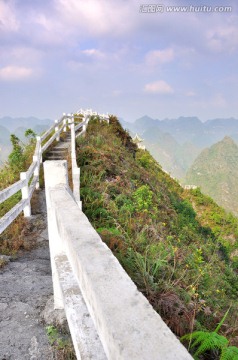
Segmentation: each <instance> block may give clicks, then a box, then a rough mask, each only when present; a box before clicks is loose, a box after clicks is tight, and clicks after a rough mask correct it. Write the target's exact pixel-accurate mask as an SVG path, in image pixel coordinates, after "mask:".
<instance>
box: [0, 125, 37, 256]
mask: <svg viewBox="0 0 238 360" xmlns="http://www.w3.org/2000/svg"><path fill="white" fill-rule="evenodd" d="M25 137H26V139H27V142H26V144H23V143H22V142H21V141H20V139H19V138H18V137H17V136H15V135H14V134H12V135H11V143H12V152H11V153H10V154H9V156H8V162H6V163H5V166H4V167H3V168H1V169H0V191H1V190H3V189H5V188H7V187H8V186H10V185H11V184H13V183H15V182H16V181H18V180H19V176H20V172H21V171H26V169H27V168H28V167H29V166H30V164H31V162H32V155H33V152H34V149H35V139H34V137H35V133H34V132H33V131H32V130H31V129H28V130H26V132H25ZM20 200H21V192H20V191H18V192H17V193H16V194H14V195H12V196H11V197H10V198H9V199H7V200H6V201H4V202H3V203H2V204H0V218H1V217H2V216H4V215H5V214H6V213H7V212H8V211H9V210H10V209H11V208H12V207H13V206H15V205H16V204H17V203H18V202H19V201H20ZM25 231H27V221H26V219H25V218H24V217H23V215H19V216H18V217H17V218H16V219H15V220H14V221H13V222H12V224H11V225H10V226H9V227H8V228H7V229H6V230H5V231H4V232H3V233H2V234H1V235H0V253H1V254H9V253H14V252H15V251H17V250H18V249H19V248H20V247H22V246H23V244H24V239H23V235H24V232H25Z"/></svg>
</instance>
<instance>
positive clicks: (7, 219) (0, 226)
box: [0, 109, 109, 234]
mask: <svg viewBox="0 0 238 360" xmlns="http://www.w3.org/2000/svg"><path fill="white" fill-rule="evenodd" d="M91 116H98V117H99V118H100V119H102V120H103V119H105V120H106V121H109V117H108V115H104V114H103V115H100V114H98V113H97V112H93V111H92V110H91V109H87V110H81V111H77V112H76V113H75V114H63V116H62V117H61V118H60V119H59V120H55V123H54V124H53V125H52V126H51V127H50V128H49V129H48V130H46V131H45V133H44V134H43V135H41V136H37V137H36V140H37V141H36V147H35V151H34V155H33V161H32V163H31V165H30V166H29V168H28V170H27V171H26V172H22V173H20V180H18V181H17V182H15V183H14V184H12V185H10V186H8V187H7V188H6V189H3V190H2V191H0V204H1V203H2V202H4V201H6V200H7V199H9V198H10V197H11V196H13V195H14V194H16V193H17V192H18V191H20V190H21V192H22V200H21V201H19V202H18V203H17V204H16V205H15V206H14V207H13V208H12V209H11V210H10V211H8V212H7V213H6V214H5V215H4V216H3V217H2V218H1V219H0V234H1V233H2V232H3V231H4V230H5V229H6V228H7V227H8V226H9V225H10V224H11V223H12V221H13V220H15V218H16V217H17V216H18V215H19V214H20V213H21V211H22V210H23V212H24V216H25V217H27V216H31V207H30V200H31V197H32V195H33V192H34V190H35V189H37V188H38V187H39V170H40V165H41V163H42V154H43V152H45V151H46V150H47V149H48V148H49V146H50V145H51V144H52V143H53V141H54V140H56V141H59V137H60V134H61V133H62V132H65V131H66V129H67V127H69V128H71V158H72V177H73V189H74V190H73V192H74V196H75V200H76V201H77V203H78V205H79V207H81V201H80V190H79V175H80V169H79V168H78V167H77V163H76V149H75V139H76V137H78V136H81V135H83V134H84V133H85V131H86V128H87V124H88V122H89V120H90V117H91ZM77 119H82V121H81V122H80V123H79V124H77V125H75V124H74V121H75V120H77ZM80 128H82V131H81V132H80V133H77V135H76V132H78V130H79V129H80ZM52 132H54V133H53V134H52V135H51V133H52ZM50 135H51V136H50ZM49 136H50V138H49V139H47V138H48V137H49ZM45 141H46V142H45Z"/></svg>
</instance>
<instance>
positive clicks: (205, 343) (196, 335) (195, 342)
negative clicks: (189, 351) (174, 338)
mask: <svg viewBox="0 0 238 360" xmlns="http://www.w3.org/2000/svg"><path fill="white" fill-rule="evenodd" d="M229 310H230V308H229V309H228V310H227V312H226V313H225V315H224V316H223V318H222V320H221V321H220V323H219V324H218V325H217V327H216V329H215V330H214V331H213V332H209V331H194V332H193V333H192V334H187V335H184V336H183V337H182V338H181V340H182V341H183V340H189V341H191V342H192V345H191V348H195V347H196V348H197V350H196V352H195V353H194V357H195V359H198V356H199V355H201V354H203V353H205V352H206V351H209V350H211V351H212V350H220V352H221V357H220V360H238V348H237V347H235V346H228V340H227V339H226V338H225V337H224V336H222V335H219V334H218V331H219V330H220V328H221V326H222V325H223V323H224V321H225V319H226V317H227V315H228V313H229Z"/></svg>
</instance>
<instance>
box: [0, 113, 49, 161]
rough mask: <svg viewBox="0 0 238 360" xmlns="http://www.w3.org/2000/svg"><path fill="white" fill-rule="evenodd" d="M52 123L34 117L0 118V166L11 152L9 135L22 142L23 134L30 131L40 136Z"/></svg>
mask: <svg viewBox="0 0 238 360" xmlns="http://www.w3.org/2000/svg"><path fill="white" fill-rule="evenodd" d="M51 123H52V120H50V119H44V120H40V119H37V118H35V117H28V118H24V117H19V118H11V117H8V116H5V117H2V118H0V166H1V163H2V162H3V161H5V160H6V159H7V156H8V155H9V153H10V151H11V142H10V135H11V134H15V135H16V136H17V137H19V139H21V140H22V141H23V142H24V133H25V131H26V130H27V129H29V128H30V129H32V130H33V131H35V133H36V134H41V133H42V132H43V131H45V130H46V129H47V128H48V127H49V125H50V124H51Z"/></svg>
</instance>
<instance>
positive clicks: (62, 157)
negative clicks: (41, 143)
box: [46, 153, 67, 160]
mask: <svg viewBox="0 0 238 360" xmlns="http://www.w3.org/2000/svg"><path fill="white" fill-rule="evenodd" d="M66 158H67V155H66V154H65V155H63V156H60V155H55V154H50V153H49V154H48V155H47V157H46V160H66Z"/></svg>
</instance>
